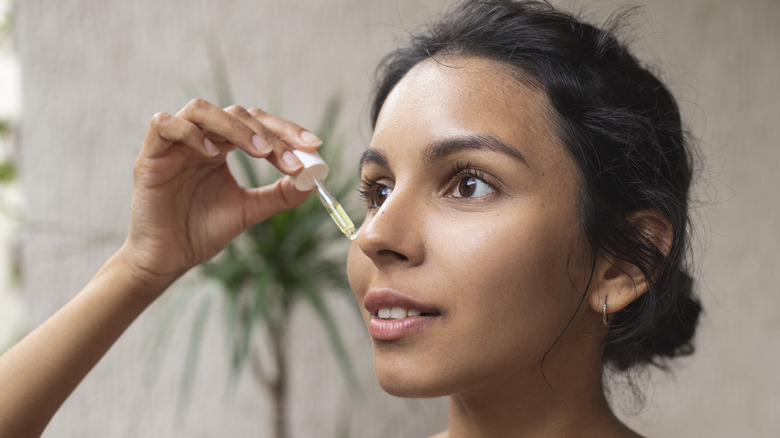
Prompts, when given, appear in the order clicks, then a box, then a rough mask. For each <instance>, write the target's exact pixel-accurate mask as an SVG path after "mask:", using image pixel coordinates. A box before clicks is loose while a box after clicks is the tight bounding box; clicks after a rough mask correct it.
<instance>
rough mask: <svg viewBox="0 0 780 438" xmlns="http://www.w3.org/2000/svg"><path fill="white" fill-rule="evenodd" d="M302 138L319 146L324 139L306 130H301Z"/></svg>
mask: <svg viewBox="0 0 780 438" xmlns="http://www.w3.org/2000/svg"><path fill="white" fill-rule="evenodd" d="M301 140H303V141H305V142H306V143H308V144H310V145H312V146H319V145H321V144H322V140H320V138H319V137H317V136H316V135H314V134H312V133H311V132H309V131H306V130H303V131H302V132H301Z"/></svg>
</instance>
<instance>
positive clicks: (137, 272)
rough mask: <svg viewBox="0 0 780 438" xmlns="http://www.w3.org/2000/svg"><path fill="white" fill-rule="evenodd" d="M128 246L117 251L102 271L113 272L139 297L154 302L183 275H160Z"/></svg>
mask: <svg viewBox="0 0 780 438" xmlns="http://www.w3.org/2000/svg"><path fill="white" fill-rule="evenodd" d="M137 258H138V257H137V256H134V255H133V254H132V253H131V252H130V251H129V250H128V249H127V247H126V246H123V247H122V248H121V249H119V251H117V252H116V253H115V254H114V255H113V256H112V257H111V258H110V259H109V260H108V261H107V262H106V264H105V265H104V266H103V269H101V272H102V271H108V272H111V273H112V274H113V275H116V276H118V277H120V278H121V279H122V281H124V282H126V286H127V287H128V288H129V289H131V290H133V293H135V294H138V295H139V296H143V297H147V298H150V299H151V301H154V300H155V299H156V298H157V297H159V296H160V295H161V294H162V293H163V292H165V290H166V289H167V288H168V287H169V286H170V285H172V284H173V283H174V282H175V281H176V280H177V279H178V278H179V277H181V275H182V273H159V272H154V271H152V270H150V269H148V268H146V267H145V266H144V265H143V263H140V262H139V260H137Z"/></svg>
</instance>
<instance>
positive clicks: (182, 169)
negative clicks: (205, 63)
mask: <svg viewBox="0 0 780 438" xmlns="http://www.w3.org/2000/svg"><path fill="white" fill-rule="evenodd" d="M321 143H322V142H321V141H320V140H319V139H318V138H317V137H316V136H314V135H313V134H311V133H309V132H308V131H306V130H304V129H303V128H301V127H299V126H297V125H295V124H293V123H291V122H288V121H286V120H284V119H281V118H279V117H276V116H273V115H271V114H268V113H265V112H263V111H261V110H257V109H253V110H249V111H247V110H245V109H244V108H241V107H238V106H232V107H229V108H226V109H224V110H223V109H221V108H218V107H216V106H214V105H212V104H210V103H208V102H206V101H204V100H200V99H195V100H193V101H191V102H189V103H188V104H187V105H186V106H185V107H184V108H183V109H182V110H181V111H179V112H178V113H177V114H176V115H175V116H172V115H170V114H165V113H158V114H156V115H155V116H154V118H153V119H152V122H151V126H150V128H149V131H148V133H147V135H146V138H145V140H144V145H143V148H142V150H141V153H140V155H139V156H138V159H137V160H136V163H135V172H134V174H135V184H134V189H133V204H132V212H131V220H130V231H129V233H128V237H127V240H126V242H125V244H124V246H123V247H122V250H120V253H119V255H120V256H121V257H123V259H124V260H125V262H127V263H128V264H129V267H130V268H131V269H132V270H133V271H134V272H135V275H137V276H139V277H140V279H141V280H142V281H144V282H147V283H149V284H150V285H159V286H161V287H162V288H164V287H166V286H167V285H168V284H170V283H172V282H173V281H174V280H175V279H176V278H178V277H179V276H180V275H181V274H183V273H184V272H186V271H187V270H188V269H190V268H191V267H193V266H195V265H197V264H199V263H202V262H204V261H206V260H208V259H210V258H211V257H213V256H214V255H216V254H217V253H218V252H219V251H220V250H222V249H223V248H224V247H225V246H226V245H227V244H228V243H230V241H231V240H233V239H234V238H235V237H236V236H238V234H240V233H241V232H242V231H244V230H245V229H247V228H248V227H250V226H252V225H254V224H256V223H258V222H261V221H263V220H264V219H266V218H268V217H270V216H272V215H274V214H277V213H280V212H282V211H285V210H289V209H292V208H294V207H297V206H298V205H300V204H301V203H302V202H303V201H304V199H306V197H307V196H308V195H309V193H310V192H299V191H297V190H296V189H295V188H294V186H293V184H292V181H291V180H290V177H289V176H285V177H283V178H281V179H279V180H278V181H276V182H275V183H273V184H270V185H268V186H264V187H260V188H244V187H241V186H239V185H238V184H237V183H236V180H235V178H234V177H233V175H232V174H231V173H230V170H229V169H228V166H227V163H226V156H227V153H228V152H229V151H231V150H232V149H233V148H234V147H236V146H237V147H239V148H241V149H243V150H244V151H245V152H246V153H248V154H249V155H250V156H252V157H255V158H265V159H267V160H268V161H270V162H271V163H272V164H273V165H274V166H276V167H277V168H278V169H279V170H281V171H282V172H283V173H285V174H287V175H294V174H297V173H299V172H300V171H301V169H302V166H301V163H300V161H299V160H298V159H297V157H295V155H293V154H292V152H291V151H292V149H303V150H308V151H312V150H316V149H317V147H319V145H320V144H321ZM155 289H157V288H155Z"/></svg>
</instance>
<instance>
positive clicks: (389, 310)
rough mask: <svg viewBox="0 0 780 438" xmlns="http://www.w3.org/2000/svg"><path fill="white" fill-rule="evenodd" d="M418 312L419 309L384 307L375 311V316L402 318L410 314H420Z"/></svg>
mask: <svg viewBox="0 0 780 438" xmlns="http://www.w3.org/2000/svg"><path fill="white" fill-rule="evenodd" d="M420 314H421V312H420V311H419V310H417V309H407V308H406V307H384V308H382V309H379V312H377V316H379V317H380V318H382V319H403V318H407V317H410V316H420Z"/></svg>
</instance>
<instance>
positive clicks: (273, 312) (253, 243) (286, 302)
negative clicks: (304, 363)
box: [203, 100, 357, 438]
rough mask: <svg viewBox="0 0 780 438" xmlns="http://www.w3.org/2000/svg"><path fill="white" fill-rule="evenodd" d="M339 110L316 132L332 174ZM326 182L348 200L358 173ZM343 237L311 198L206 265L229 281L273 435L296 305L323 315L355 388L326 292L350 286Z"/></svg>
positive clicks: (282, 414) (281, 428)
mask: <svg viewBox="0 0 780 438" xmlns="http://www.w3.org/2000/svg"><path fill="white" fill-rule="evenodd" d="M337 114H338V101H335V100H334V101H332V102H331V103H330V104H329V105H328V108H327V110H326V112H325V117H324V120H323V122H322V123H321V124H320V127H319V129H318V130H317V133H318V135H319V136H320V137H321V138H322V139H323V142H324V144H325V145H326V146H325V147H324V148H322V150H321V153H322V155H323V158H324V159H325V160H326V162H328V163H329V165H330V167H331V174H332V175H334V176H338V175H344V173H343V171H342V168H343V166H342V162H341V160H340V158H339V153H340V148H339V147H338V142H336V141H334V139H335V131H334V128H335V126H336V122H337ZM238 162H239V163H240V164H241V168H242V169H243V173H244V176H245V177H246V179H247V182H248V184H249V185H250V186H258V185H261V184H264V183H267V182H269V181H268V180H269V178H261V177H260V176H259V175H258V174H257V173H256V171H255V168H254V167H253V166H252V164H251V162H250V160H249V159H248V158H247V156H246V155H245V154H243V153H240V154H239V156H238ZM350 174H352V172H350ZM274 177H275V176H274ZM328 182H329V186H330V188H331V190H332V191H333V192H334V194H335V195H336V197H337V198H339V199H345V198H346V197H347V195H348V194H349V191H350V190H351V189H352V188H353V187H354V186H355V178H346V179H344V178H343V179H341V180H339V179H337V178H331V179H329V181H328ZM346 242H347V239H346V238H345V237H344V236H343V235H342V234H341V232H340V231H339V230H338V228H337V227H336V225H335V224H333V223H332V221H331V219H330V217H329V216H328V214H327V212H326V211H325V209H324V208H323V207H322V205H320V203H319V202H318V201H317V200H316V199H314V197H312V198H310V199H308V200H307V201H306V202H305V203H304V204H303V205H301V206H300V207H298V208H296V209H294V210H291V211H288V212H285V213H282V214H279V215H276V216H274V217H272V218H270V219H268V220H266V221H265V222H262V223H260V224H258V225H255V226H254V227H252V228H250V229H249V230H247V231H246V232H245V233H243V234H242V235H241V236H239V237H238V238H237V239H236V240H235V241H234V242H233V243H231V244H230V245H229V246H228V247H227V248H226V249H225V251H224V252H223V253H222V254H221V255H220V256H219V257H218V258H216V259H215V260H214V261H211V262H209V263H206V264H205V265H203V272H204V273H205V274H206V275H207V276H209V277H211V278H213V279H215V280H217V281H219V283H220V284H222V285H223V286H224V290H225V294H224V297H225V302H226V304H227V306H226V309H227V312H226V314H225V318H224V322H225V324H226V328H227V333H228V335H229V338H230V345H231V349H232V351H231V360H232V365H233V369H234V371H236V372H238V371H240V370H241V368H242V367H243V366H244V364H246V363H247V362H248V363H249V364H250V366H251V370H252V374H253V375H254V376H255V377H256V378H257V381H258V382H259V383H260V384H261V385H262V387H263V388H265V389H266V390H267V391H268V393H269V394H270V395H271V399H272V400H273V405H274V414H275V415H274V424H275V426H274V429H275V431H276V433H275V436H276V437H279V438H282V437H285V436H287V433H286V420H287V418H286V417H287V415H286V409H285V405H286V394H287V385H288V382H287V376H288V374H287V370H288V365H287V338H286V333H287V328H288V324H289V320H290V315H291V312H292V311H293V309H294V307H295V305H296V304H297V303H298V302H302V303H305V304H308V305H310V306H311V307H312V308H313V309H314V310H315V312H316V313H317V315H318V316H319V317H320V320H321V322H322V323H323V325H324V326H325V329H326V331H327V333H328V336H329V339H330V343H331V345H332V347H333V350H334V352H335V353H336V357H337V358H338V360H339V363H340V365H341V369H342V370H343V372H344V375H345V377H346V379H347V381H348V382H349V384H350V385H351V386H352V387H353V388H355V387H356V386H357V379H356V377H355V372H354V370H353V368H352V365H351V362H350V359H349V355H348V353H347V350H346V348H345V347H344V343H343V340H342V338H341V336H340V334H339V332H338V329H337V326H336V322H335V321H336V320H335V318H334V316H333V314H332V313H331V311H330V310H329V308H328V306H327V303H326V301H325V299H324V297H323V292H326V291H329V290H332V291H339V292H348V291H349V285H348V283H347V279H346V273H345V269H344V262H343V261H344V259H345V258H346V253H345V250H346V245H345V243H346ZM349 295H350V296H351V293H349ZM260 332H262V333H265V334H266V335H267V336H266V339H267V341H268V342H269V343H270V347H271V348H270V352H271V355H272V357H271V359H272V360H271V362H272V363H273V364H274V366H273V367H274V368H275V370H273V372H271V371H269V370H268V369H265V368H264V367H263V365H262V362H261V360H260V358H259V357H258V353H257V349H256V348H253V346H254V345H255V344H254V343H253V341H254V340H256V337H257V335H258V334H259V333H260Z"/></svg>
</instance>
